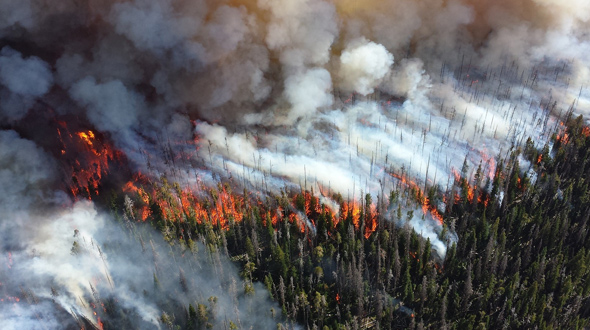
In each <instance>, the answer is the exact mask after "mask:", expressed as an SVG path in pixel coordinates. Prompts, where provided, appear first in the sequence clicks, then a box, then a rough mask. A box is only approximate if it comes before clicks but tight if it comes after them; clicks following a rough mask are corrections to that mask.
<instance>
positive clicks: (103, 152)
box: [57, 121, 118, 199]
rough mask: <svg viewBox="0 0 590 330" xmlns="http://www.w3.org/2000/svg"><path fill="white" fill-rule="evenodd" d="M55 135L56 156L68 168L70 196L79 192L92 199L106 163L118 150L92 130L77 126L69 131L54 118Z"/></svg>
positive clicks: (76, 196)
mask: <svg viewBox="0 0 590 330" xmlns="http://www.w3.org/2000/svg"><path fill="white" fill-rule="evenodd" d="M57 124H58V125H59V127H57V135H58V140H59V142H60V143H61V148H60V150H59V151H60V156H61V159H62V161H63V162H64V163H65V165H66V166H64V168H68V167H69V168H70V169H71V172H70V173H67V174H68V176H69V178H70V180H69V183H68V186H69V190H70V192H71V193H72V195H73V196H74V198H76V199H77V198H78V196H79V195H80V194H81V193H83V195H84V196H83V197H84V198H88V199H92V196H96V195H98V194H99V189H98V187H99V185H100V182H101V179H102V178H103V176H104V175H105V174H106V173H108V171H109V165H110V162H111V161H112V160H114V159H115V157H116V155H118V153H117V152H116V151H115V150H114V149H113V147H112V146H111V145H110V144H109V143H108V142H106V141H102V140H101V139H99V137H98V136H97V135H96V134H95V133H94V132H93V131H92V130H81V131H78V132H75V133H74V134H72V133H71V132H70V129H69V127H68V125H67V124H66V122H64V121H58V122H57Z"/></svg>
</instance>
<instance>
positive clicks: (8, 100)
mask: <svg viewBox="0 0 590 330" xmlns="http://www.w3.org/2000/svg"><path fill="white" fill-rule="evenodd" d="M52 84H53V75H52V73H51V71H50V68H49V65H48V64H47V63H45V62H44V61H43V60H41V59H40V58H38V57H30V58H27V59H24V58H23V57H22V54H20V53H19V52H17V51H15V50H14V49H11V48H10V47H4V48H2V50H1V51H0V86H2V87H3V88H2V87H0V108H1V109H2V113H1V116H2V117H3V118H4V119H8V120H18V119H21V118H22V117H24V115H25V114H26V112H27V110H28V109H29V108H30V107H31V106H32V105H33V104H34V102H35V100H36V99H37V98H39V97H41V96H43V95H44V94H45V93H47V92H48V91H49V88H50V87H51V85H52Z"/></svg>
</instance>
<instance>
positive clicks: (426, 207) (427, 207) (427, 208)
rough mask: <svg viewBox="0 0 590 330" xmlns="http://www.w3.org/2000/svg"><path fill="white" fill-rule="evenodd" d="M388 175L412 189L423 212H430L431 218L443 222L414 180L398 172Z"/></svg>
mask: <svg viewBox="0 0 590 330" xmlns="http://www.w3.org/2000/svg"><path fill="white" fill-rule="evenodd" d="M390 175H391V176H393V177H394V178H396V179H398V180H400V181H401V182H402V183H403V184H404V185H406V186H408V187H410V189H412V190H413V191H414V193H415V197H416V200H417V201H418V202H419V203H420V205H421V208H422V212H423V213H424V214H430V215H431V216H432V218H433V219H434V220H436V221H437V222H438V223H439V224H441V225H442V224H443V217H442V215H441V214H440V213H439V212H438V210H437V209H436V206H434V205H431V204H430V200H429V199H428V197H427V196H426V195H425V194H424V192H423V191H422V189H420V187H419V186H418V184H416V182H414V181H412V180H409V179H408V178H406V177H405V176H402V175H399V174H395V173H390Z"/></svg>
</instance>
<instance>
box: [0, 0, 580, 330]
mask: <svg viewBox="0 0 590 330" xmlns="http://www.w3.org/2000/svg"><path fill="white" fill-rule="evenodd" d="M0 6H1V7H2V8H3V10H2V12H1V13H0V120H1V125H2V128H3V129H4V131H2V133H0V144H1V146H2V149H0V156H2V157H0V166H1V170H2V171H1V172H0V180H1V183H2V185H0V202H1V205H0V209H2V210H5V211H6V212H5V214H9V215H10V217H5V218H4V219H9V220H2V221H1V222H0V226H1V228H2V229H3V230H2V233H5V234H3V235H4V236H5V237H6V240H5V241H3V248H2V254H3V256H6V255H7V253H8V251H12V252H11V253H13V255H14V256H18V259H19V260H21V263H20V265H22V266H20V265H19V266H16V265H15V266H13V267H15V269H19V271H21V272H23V274H24V273H26V272H25V271H29V272H30V274H32V275H31V276H33V277H34V276H39V279H43V280H39V283H44V279H47V278H49V277H52V276H53V277H55V278H60V276H61V275H59V274H58V273H55V271H57V270H56V269H52V268H51V265H49V264H45V265H43V262H44V261H43V262H41V261H40V262H37V261H36V260H37V259H35V258H31V257H25V255H26V254H29V255H30V254H31V253H32V252H31V249H32V248H33V247H34V248H35V249H38V250H37V251H38V252H37V253H39V254H41V257H40V258H41V259H40V260H43V255H45V257H46V258H48V259H47V260H51V258H53V257H51V256H50V255H51V253H54V252H55V253H57V252H56V251H60V253H65V254H68V253H69V250H68V249H67V248H68V247H70V245H71V244H72V238H73V237H70V236H72V233H71V232H72V231H73V229H74V228H73V226H79V227H80V230H82V228H83V227H85V228H87V229H86V232H85V233H84V234H83V237H86V239H87V240H90V238H92V239H93V240H96V242H100V241H101V239H103V238H104V236H101V233H100V230H97V229H96V227H94V225H91V223H93V222H97V223H108V221H107V220H105V219H104V217H103V216H102V215H100V214H97V213H96V211H95V210H94V207H93V206H92V205H91V204H75V205H72V204H71V202H70V201H69V200H68V197H67V196H66V195H65V194H64V193H59V192H56V191H59V189H58V188H59V187H60V186H61V185H62V183H63V182H60V179H58V177H59V176H60V174H59V173H61V172H62V171H63V169H59V168H58V167H59V166H58V165H57V164H59V162H57V161H55V160H52V156H50V155H55V154H56V152H55V150H53V149H51V148H52V146H48V145H46V144H40V145H43V147H41V146H40V145H35V144H34V143H33V142H31V141H32V140H34V141H42V140H43V137H42V136H31V135H34V134H35V133H31V132H37V131H38V132H39V133H38V134H46V133H47V130H46V129H38V130H35V129H27V130H26V131H27V132H29V133H28V134H29V136H26V137H23V136H19V134H17V133H16V132H15V131H12V130H10V129H15V130H18V129H19V128H22V127H26V126H27V125H28V124H29V122H31V119H32V118H38V117H41V118H44V117H43V116H45V114H46V113H52V114H55V115H56V116H61V117H60V118H76V120H79V121H81V122H83V123H84V124H83V125H82V126H88V127H91V128H92V129H94V130H97V131H99V132H101V133H102V134H103V135H104V136H105V138H108V139H112V140H113V141H114V143H115V146H116V147H117V148H119V149H120V150H122V151H123V152H124V153H125V154H126V155H127V156H128V158H130V159H131V161H132V166H133V167H134V169H136V170H139V171H141V172H142V173H144V174H146V175H148V176H153V177H159V176H160V175H161V174H164V175H166V174H169V175H171V176H174V177H175V179H178V181H180V182H182V183H183V184H187V185H189V186H190V185H191V182H194V181H195V180H197V179H195V178H198V180H203V182H206V183H211V184H215V183H217V182H218V181H219V180H220V179H222V180H223V179H232V180H233V182H235V183H236V184H242V185H245V186H247V187H254V188H255V189H259V190H264V191H268V192H278V191H280V190H281V189H284V188H288V189H298V188H299V187H301V186H305V187H304V188H306V189H312V188H313V189H314V192H316V193H318V194H322V195H324V196H322V200H324V201H326V203H328V204H334V203H333V201H331V200H330V194H331V193H340V194H342V196H345V198H348V199H354V200H358V199H359V198H361V196H362V194H364V193H369V194H372V195H373V196H374V197H377V196H380V195H381V194H383V193H385V194H387V193H388V192H389V191H390V190H391V189H393V188H394V187H397V186H400V181H399V179H397V178H395V177H394V175H398V176H399V175H404V176H406V177H408V178H409V179H412V180H413V181H415V182H416V185H418V186H419V187H432V186H434V185H436V186H438V187H439V188H440V189H441V190H442V191H445V190H447V189H450V188H451V187H452V185H453V182H454V171H460V169H461V168H462V165H463V162H464V160H466V161H467V162H466V163H467V165H468V169H467V173H466V174H467V176H469V177H471V176H472V174H473V173H474V171H475V169H476V168H477V167H478V166H479V165H480V164H481V166H482V169H483V171H484V173H485V175H486V177H487V178H489V177H490V176H491V175H492V174H493V171H494V169H495V162H494V161H493V157H494V156H503V155H504V154H506V153H507V152H508V151H510V150H511V148H513V147H515V146H518V145H519V144H521V143H522V142H523V141H525V140H526V138H527V137H529V136H530V137H532V138H533V140H534V141H535V143H537V144H538V145H539V146H542V145H543V144H544V143H546V142H547V141H548V139H549V137H550V136H551V134H552V133H553V131H554V129H555V128H556V127H559V122H560V121H562V120H563V119H564V118H563V117H564V114H565V113H567V112H568V110H569V109H571V110H573V111H574V112H575V113H576V114H584V115H590V93H589V92H588V91H587V89H586V86H587V85H588V84H589V80H588V79H589V77H590V58H589V57H588V55H587V54H590V43H589V42H588V37H587V36H588V34H587V31H588V28H589V27H590V22H589V21H590V5H588V4H587V2H586V1H583V0H577V1H567V2H565V1H558V0H517V1H514V0H500V1H498V0H484V1H471V0H452V1H440V0H420V1H415V0H367V1H357V0H341V1H328V0H281V1H270V0H259V1H245V0H237V1H222V2H215V1H205V0H197V1H186V0H166V1H156V0H129V1H112V0H108V1H95V0H87V1H71V2H55V1H45V0H41V1H22V0H21V1H16V0H0ZM394 58H395V62H394ZM195 135H196V140H197V141H198V142H197V144H198V145H197V147H198V148H195V146H194V145H192V141H193V140H194V138H195ZM187 141H190V143H187ZM43 148H45V149H43ZM57 148H59V147H57ZM195 150H196V151H195ZM58 151H59V150H58ZM178 154H182V155H183V157H179V158H183V159H184V158H185V156H186V155H188V157H190V161H183V162H180V161H178V162H173V161H171V159H172V160H174V159H177V158H175V156H174V155H178ZM172 163H174V165H173V166H174V167H176V168H171V167H173V166H172V165H171V164H172ZM178 167H180V170H179V168H178ZM483 184H485V182H484V183H483ZM483 184H482V185H483ZM483 188H485V187H483ZM373 200H376V198H374V199H373ZM61 206H63V207H64V209H63V210H60V207H61ZM437 206H438V207H440V208H444V205H437ZM407 208H408V209H413V208H415V209H416V212H415V213H416V217H419V219H418V218H413V219H409V225H410V226H412V227H413V228H414V229H415V230H416V232H417V233H420V234H421V235H423V236H424V237H428V238H430V239H431V241H432V242H433V245H434V246H435V248H436V250H437V251H438V252H439V254H441V255H444V253H445V251H446V243H447V242H448V241H449V240H453V237H440V235H439V234H440V232H442V227H441V226H440V225H439V224H438V223H437V222H436V221H434V220H433V219H432V216H431V215H429V214H425V215H424V220H422V216H421V215H420V216H418V214H419V213H418V212H420V211H419V209H418V208H417V206H414V205H408V206H407ZM48 210H49V211H51V212H49V211H48ZM39 213H47V214H48V215H47V216H43V217H41V216H39ZM67 219H70V220H67ZM72 219H74V220H72ZM76 219H78V220H76ZM62 220H63V221H64V222H66V223H70V224H71V227H72V228H69V230H65V229H64V228H62V227H59V226H57V224H56V223H57V222H59V221H62ZM101 221H102V222H101ZM38 223H42V224H43V225H42V226H38ZM53 225H55V227H52V226H53ZM36 227H39V228H44V229H45V232H44V233H41V232H40V230H36ZM62 231H63V232H62ZM65 231H67V233H64V232H65ZM4 236H3V237H4ZM451 236H452V235H451ZM43 240H45V242H47V243H43V244H41V243H40V242H42V241H43ZM64 242H67V244H65V243H64ZM39 244H41V245H39ZM60 244H62V245H63V246H61V245H60ZM66 245H67V246H66ZM64 249H66V250H67V251H66V250H64ZM90 250H92V244H90ZM92 251H94V250H92ZM93 253H94V252H93ZM90 255H93V256H96V253H94V254H90ZM68 256H69V254H68ZM58 257H59V258H66V257H67V256H65V255H63V256H58V255H56V257H55V258H56V259H55V260H57V259H59V258H58ZM4 258H7V257H4ZM27 258H28V259H27ZM68 258H69V257H68ZM87 258H90V257H88V256H85V257H79V258H78V259H82V260H78V259H76V258H73V257H72V258H70V259H68V260H70V263H71V264H76V262H80V265H82V266H84V267H85V268H83V269H86V270H87V271H88V272H87V273H85V275H84V274H82V275H80V276H82V279H84V280H83V281H81V280H80V281H78V280H76V281H74V280H72V279H69V278H64V279H63V280H62V283H61V284H62V285H61V286H63V285H66V284H67V285H73V287H68V289H67V290H66V291H67V292H69V294H65V293H64V294H63V295H60V297H61V298H59V299H57V300H58V301H59V306H64V307H63V308H62V310H65V312H66V313H67V312H69V311H70V310H69V308H74V310H75V311H76V313H82V314H83V315H87V314H88V312H89V311H88V310H84V309H83V307H81V306H82V305H81V304H79V303H75V302H72V301H71V299H70V298H72V299H74V300H75V299H77V297H75V295H76V294H74V293H73V292H78V294H81V295H82V296H84V297H86V296H88V295H89V291H88V290H89V287H88V285H87V283H88V282H89V281H88V280H87V277H88V276H89V275H88V274H95V275H96V276H97V277H98V276H102V277H103V279H104V278H105V276H107V275H103V273H104V269H102V268H100V267H99V268H96V269H92V267H91V265H94V264H93V262H90V261H88V264H86V261H85V260H86V259H87ZM92 258H94V257H92ZM109 258H111V257H109ZM95 259H96V258H95ZM114 259H116V258H114ZM14 260H16V258H15V259H14ZM88 260H94V259H91V258H90V259H88ZM121 263H122V262H121ZM35 265H43V266H42V267H41V266H39V268H34V267H37V266H35ZM33 266H34V267H33ZM175 266H176V265H175ZM30 267H33V268H30ZM119 267H122V266H121V265H120V264H119V263H116V264H114V266H112V267H109V272H110V273H108V272H107V274H111V275H110V276H112V277H113V278H115V277H116V276H120V278H121V279H122V280H121V283H125V281H126V279H127V278H128V277H126V276H127V272H129V273H130V274H131V273H134V272H137V269H135V270H132V269H129V268H125V267H122V268H121V269H122V270H121V271H120V272H119V273H118V275H117V271H118V269H119ZM138 267H139V269H145V268H142V267H144V266H138ZM145 267H147V266H145ZM183 267H184V266H183ZM186 268H187V269H188V268H190V267H186ZM99 270H100V271H99ZM185 270H186V269H185ZM97 271H99V273H96V272H97ZM186 271H187V272H188V270H186ZM0 274H2V276H3V277H4V278H10V279H11V280H12V281H15V283H16V286H17V287H18V280H17V279H16V277H15V276H14V273H7V272H6V270H4V271H3V273H0ZM7 274H8V275H7ZM50 274H51V276H50ZM98 274H100V275H98ZM84 276H86V277H84ZM25 279H26V280H27V283H31V278H26V277H25ZM70 281H72V282H71V283H70ZM104 281H106V280H104ZM116 282H117V281H115V283H116ZM102 283H103V284H104V283H106V282H102ZM107 286H108V285H107ZM115 286H116V287H117V288H119V289H120V290H121V291H120V292H126V293H128V294H129V296H128V297H127V298H125V299H123V298H121V301H125V303H127V304H129V306H135V307H134V308H136V309H137V310H138V313H139V314H141V315H142V316H139V318H138V320H139V319H141V320H143V321H142V322H146V324H153V322H152V320H153V317H147V316H145V315H152V314H153V313H152V311H153V310H152V311H141V310H140V308H139V307H138V305H139V303H134V302H133V301H135V300H134V299H135V298H136V297H135V296H133V294H134V293H133V292H134V291H133V290H131V289H130V288H125V285H124V284H117V283H116V284H115ZM35 288H36V289H35V290H34V291H35V294H37V295H38V296H40V297H44V298H45V299H46V300H44V302H40V303H39V304H38V305H36V306H37V307H36V308H39V309H40V310H42V311H46V310H48V308H49V307H47V308H46V306H49V304H51V302H50V300H51V299H53V298H52V297H51V296H50V295H49V294H48V292H47V290H46V286H41V285H39V286H38V287H35ZM43 288H45V289H43ZM43 290H45V291H43ZM76 290H77V291H76ZM101 292H103V291H102V289H101ZM90 295H91V294H90ZM83 299H87V298H83ZM141 299H144V298H141ZM141 299H140V300H137V301H141V305H143V306H147V307H149V306H153V305H151V303H150V301H145V300H143V301H142V300H141ZM183 299H184V298H183ZM147 307H146V308H147ZM0 308H5V307H0ZM64 308H65V309H64ZM27 311H30V310H29V309H28V310H27ZM47 313H49V312H47ZM1 315H6V322H9V319H10V322H13V321H14V315H21V316H22V317H23V318H27V320H32V318H31V315H35V316H34V317H36V318H38V317H39V315H45V314H44V312H41V311H39V312H33V314H31V313H29V312H22V313H16V314H15V312H13V310H11V311H10V312H8V311H7V312H4V311H3V312H2V313H1ZM47 315H52V316H47V317H46V318H51V317H53V318H54V319H58V318H60V315H61V314H60V313H58V312H55V313H49V314H47ZM24 321H25V320H24V319H23V322H24ZM27 322H28V321H27ZM49 324H51V323H49Z"/></svg>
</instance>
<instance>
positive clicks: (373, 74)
mask: <svg viewBox="0 0 590 330" xmlns="http://www.w3.org/2000/svg"><path fill="white" fill-rule="evenodd" d="M391 65H393V55H391V54H390V53H389V52H388V51H387V49H385V47H383V45H378V44H376V43H374V42H367V41H366V40H360V41H355V42H353V43H351V44H350V45H348V47H347V48H346V49H345V50H344V52H342V55H340V77H342V80H343V81H342V88H343V89H344V90H348V91H354V92H357V93H359V94H362V95H368V94H371V93H373V92H374V91H375V87H376V86H377V85H379V83H380V82H381V80H382V79H383V77H385V76H386V75H387V74H388V73H389V68H390V67H391Z"/></svg>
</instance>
